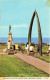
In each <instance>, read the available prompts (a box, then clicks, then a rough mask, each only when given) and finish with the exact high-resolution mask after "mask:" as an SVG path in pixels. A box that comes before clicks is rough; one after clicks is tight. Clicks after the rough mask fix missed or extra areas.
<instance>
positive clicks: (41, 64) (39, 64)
mask: <svg viewBox="0 0 50 80" xmlns="http://www.w3.org/2000/svg"><path fill="white" fill-rule="evenodd" d="M16 56H17V57H18V58H20V59H21V60H23V61H25V62H27V63H28V64H31V65H33V66H35V67H36V68H38V69H39V70H42V71H44V72H46V73H48V74H50V70H49V67H50V63H47V62H45V61H43V60H40V59H38V58H35V57H33V56H29V55H26V54H16Z"/></svg>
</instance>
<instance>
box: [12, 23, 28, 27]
mask: <svg viewBox="0 0 50 80" xmlns="http://www.w3.org/2000/svg"><path fill="white" fill-rule="evenodd" d="M27 26H28V25H27V24H19V25H12V27H27Z"/></svg>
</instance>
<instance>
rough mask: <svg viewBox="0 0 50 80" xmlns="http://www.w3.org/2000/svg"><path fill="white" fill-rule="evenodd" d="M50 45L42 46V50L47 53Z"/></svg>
mask: <svg viewBox="0 0 50 80" xmlns="http://www.w3.org/2000/svg"><path fill="white" fill-rule="evenodd" d="M48 48H49V46H44V47H42V52H45V53H47V51H48ZM34 50H35V51H37V47H34Z"/></svg>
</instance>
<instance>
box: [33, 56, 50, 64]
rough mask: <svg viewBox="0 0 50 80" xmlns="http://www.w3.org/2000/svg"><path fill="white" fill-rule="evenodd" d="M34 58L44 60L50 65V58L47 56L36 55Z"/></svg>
mask: <svg viewBox="0 0 50 80" xmlns="http://www.w3.org/2000/svg"><path fill="white" fill-rule="evenodd" d="M34 57H36V58H39V59H41V60H44V61H46V62H48V63H50V56H46V55H44V56H40V55H34Z"/></svg>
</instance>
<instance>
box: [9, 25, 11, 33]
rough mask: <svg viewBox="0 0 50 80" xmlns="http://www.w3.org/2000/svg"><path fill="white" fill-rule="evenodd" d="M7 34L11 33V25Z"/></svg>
mask: <svg viewBox="0 0 50 80" xmlns="http://www.w3.org/2000/svg"><path fill="white" fill-rule="evenodd" d="M9 33H11V25H9Z"/></svg>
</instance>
